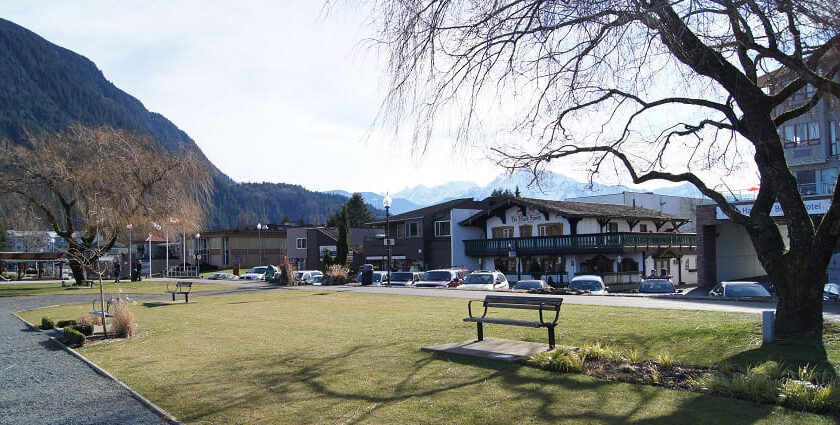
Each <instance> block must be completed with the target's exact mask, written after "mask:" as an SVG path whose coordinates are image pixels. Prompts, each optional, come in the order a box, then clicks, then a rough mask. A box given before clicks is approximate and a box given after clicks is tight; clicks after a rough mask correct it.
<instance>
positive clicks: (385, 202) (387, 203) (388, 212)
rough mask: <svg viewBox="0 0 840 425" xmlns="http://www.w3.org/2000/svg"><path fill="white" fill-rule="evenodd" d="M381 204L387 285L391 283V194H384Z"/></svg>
mask: <svg viewBox="0 0 840 425" xmlns="http://www.w3.org/2000/svg"><path fill="white" fill-rule="evenodd" d="M382 205H383V206H384V207H385V245H386V246H387V247H388V270H387V273H386V274H385V276H386V277H387V279H388V285H389V286H390V285H391V233H390V232H391V195H389V194H387V193H386V194H385V199H383V200H382Z"/></svg>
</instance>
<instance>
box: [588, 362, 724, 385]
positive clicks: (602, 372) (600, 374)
mask: <svg viewBox="0 0 840 425" xmlns="http://www.w3.org/2000/svg"><path fill="white" fill-rule="evenodd" d="M705 372H708V368H704V367H702V366H686V365H676V364H674V365H669V366H663V365H661V364H658V363H656V362H653V361H649V360H648V361H644V362H641V363H633V362H627V361H618V360H613V359H607V358H600V359H589V358H587V359H586V360H585V361H584V364H583V373H584V374H586V375H589V376H594V377H596V378H601V379H606V380H609V381H617V382H629V383H633V384H643V385H653V386H659V387H664V388H670V389H674V390H683V391H691V387H690V385H689V378H690V377H691V376H692V375H698V374H701V373H705Z"/></svg>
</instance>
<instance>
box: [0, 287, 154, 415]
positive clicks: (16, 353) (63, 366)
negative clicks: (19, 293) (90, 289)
mask: <svg viewBox="0 0 840 425" xmlns="http://www.w3.org/2000/svg"><path fill="white" fill-rule="evenodd" d="M90 297H91V296H90V295H82V296H76V295H71V296H67V295H62V296H51V295H44V296H35V297H2V298H0V424H159V423H161V418H160V416H158V415H157V414H155V413H154V412H153V411H152V410H150V409H148V408H147V407H146V406H144V405H143V404H141V403H140V402H139V401H137V400H136V399H134V398H133V397H132V396H131V394H130V393H129V392H128V391H126V390H125V389H124V388H123V387H121V386H119V385H118V384H117V383H115V382H114V381H112V380H110V379H107V378H105V377H103V376H101V375H99V374H97V373H96V372H95V371H94V370H93V369H91V368H90V367H89V366H88V365H87V364H85V363H84V362H82V361H81V360H79V359H78V358H76V357H74V356H73V355H71V354H70V353H67V352H66V351H64V350H63V349H61V348H60V347H59V346H58V345H57V344H55V343H53V342H51V341H50V339H49V337H48V336H47V335H45V334H44V333H41V332H38V331H34V330H30V329H29V327H27V326H26V325H25V324H24V323H23V322H21V321H20V320H19V319H18V318H17V317H14V316H13V315H12V314H11V313H12V312H14V311H20V310H26V309H30V308H37V307H45V306H49V305H55V304H67V303H73V302H84V301H90Z"/></svg>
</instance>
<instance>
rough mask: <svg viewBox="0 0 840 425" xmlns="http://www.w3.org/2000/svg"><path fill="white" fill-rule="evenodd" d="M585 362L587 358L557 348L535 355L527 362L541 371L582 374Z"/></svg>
mask: <svg viewBox="0 0 840 425" xmlns="http://www.w3.org/2000/svg"><path fill="white" fill-rule="evenodd" d="M585 360H586V356H581V355H580V354H578V353H576V352H574V351H570V350H563V349H559V348H556V349H554V350H551V351H544V352H542V353H537V354H534V355H532V356H531V357H529V358H528V360H526V361H525V362H526V363H527V364H528V365H530V366H533V367H537V368H540V369H546V370H553V371H556V372H577V373H580V372H582V371H583V364H584V362H585Z"/></svg>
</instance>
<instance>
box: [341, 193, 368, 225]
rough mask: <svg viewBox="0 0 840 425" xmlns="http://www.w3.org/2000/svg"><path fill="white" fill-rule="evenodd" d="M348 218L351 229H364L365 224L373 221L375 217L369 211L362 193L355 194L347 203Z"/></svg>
mask: <svg viewBox="0 0 840 425" xmlns="http://www.w3.org/2000/svg"><path fill="white" fill-rule="evenodd" d="M347 216H348V219H349V220H350V227H364V226H365V223H369V222H371V221H373V215H371V213H370V210H368V207H367V205H366V204H365V201H364V199H362V194H361V193H354V194H353V196H351V197H350V200H349V201H347Z"/></svg>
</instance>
